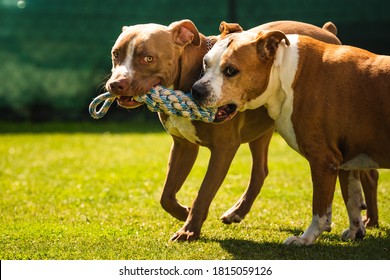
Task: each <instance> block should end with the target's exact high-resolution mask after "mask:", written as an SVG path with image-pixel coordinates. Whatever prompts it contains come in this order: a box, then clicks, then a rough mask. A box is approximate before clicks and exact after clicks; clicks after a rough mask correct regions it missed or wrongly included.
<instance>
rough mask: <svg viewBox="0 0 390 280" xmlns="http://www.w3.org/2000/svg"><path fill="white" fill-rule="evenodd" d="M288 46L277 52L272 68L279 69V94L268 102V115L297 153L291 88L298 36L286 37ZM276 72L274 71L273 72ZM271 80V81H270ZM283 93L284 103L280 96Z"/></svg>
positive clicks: (294, 72)
mask: <svg viewBox="0 0 390 280" xmlns="http://www.w3.org/2000/svg"><path fill="white" fill-rule="evenodd" d="M287 37H288V39H289V41H290V46H288V47H287V46H284V47H283V48H282V49H280V51H278V53H277V55H276V58H275V62H274V67H276V68H278V67H279V78H280V89H279V91H281V93H279V94H275V98H274V99H271V101H270V102H269V106H268V107H269V108H268V110H269V114H270V116H271V117H272V118H274V119H275V124H276V129H277V131H278V132H279V133H280V135H281V136H282V137H283V138H284V139H285V140H286V142H287V143H288V144H289V145H290V146H291V147H292V148H293V149H294V150H295V151H297V152H299V148H298V144H297V139H296V135H295V131H294V126H293V123H292V121H291V115H292V112H293V110H294V108H293V103H294V91H293V88H292V85H293V82H294V78H295V74H296V72H297V69H298V61H299V52H298V38H299V37H298V35H288V36H287ZM275 72H276V71H275ZM270 80H271V79H270ZM283 93H284V101H281V100H280V99H281V96H283Z"/></svg>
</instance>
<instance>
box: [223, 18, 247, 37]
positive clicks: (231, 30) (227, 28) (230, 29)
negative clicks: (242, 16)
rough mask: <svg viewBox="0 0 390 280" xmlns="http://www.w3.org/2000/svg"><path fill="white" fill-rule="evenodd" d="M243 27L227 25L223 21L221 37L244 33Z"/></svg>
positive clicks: (235, 24) (233, 24)
mask: <svg viewBox="0 0 390 280" xmlns="http://www.w3.org/2000/svg"><path fill="white" fill-rule="evenodd" d="M242 30H243V29H242V27H241V26H240V25H239V24H238V23H227V22H226V21H222V22H221V24H220V25H219V32H221V37H225V36H226V35H227V34H230V33H234V32H242Z"/></svg>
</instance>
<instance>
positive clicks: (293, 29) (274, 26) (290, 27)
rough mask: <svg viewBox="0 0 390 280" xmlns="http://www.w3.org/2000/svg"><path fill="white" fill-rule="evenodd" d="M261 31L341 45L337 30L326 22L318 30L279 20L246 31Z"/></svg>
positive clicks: (312, 26)
mask: <svg viewBox="0 0 390 280" xmlns="http://www.w3.org/2000/svg"><path fill="white" fill-rule="evenodd" d="M261 30H281V31H283V33H285V34H300V35H306V36H310V37H312V38H316V39H317V40H320V41H323V42H326V43H329V44H335V45H341V42H340V40H339V39H338V38H337V37H336V35H337V28H336V26H335V25H334V24H333V23H332V22H327V23H325V24H324V25H323V26H322V28H320V27H318V26H315V25H312V24H308V23H303V22H296V21H290V20H280V21H273V22H269V23H264V24H262V25H259V26H257V27H254V28H252V29H249V30H248V31H252V32H256V33H258V32H260V31H261ZM324 30H325V31H326V32H324Z"/></svg>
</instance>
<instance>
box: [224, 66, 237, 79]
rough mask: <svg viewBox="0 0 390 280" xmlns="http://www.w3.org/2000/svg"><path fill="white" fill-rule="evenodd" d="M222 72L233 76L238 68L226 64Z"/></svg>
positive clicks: (227, 75)
mask: <svg viewBox="0 0 390 280" xmlns="http://www.w3.org/2000/svg"><path fill="white" fill-rule="evenodd" d="M223 74H224V75H225V76H226V77H233V76H235V75H237V74H238V70H237V69H236V68H234V67H231V66H228V67H226V68H225V70H223Z"/></svg>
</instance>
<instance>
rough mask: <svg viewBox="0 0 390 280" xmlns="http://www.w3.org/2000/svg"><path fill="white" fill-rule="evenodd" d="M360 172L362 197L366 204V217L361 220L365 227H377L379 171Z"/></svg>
mask: <svg viewBox="0 0 390 280" xmlns="http://www.w3.org/2000/svg"><path fill="white" fill-rule="evenodd" d="M359 173H360V181H361V182H362V186H363V192H364V198H365V199H366V204H367V213H366V217H365V219H364V220H363V222H364V224H365V226H366V227H377V226H379V222H378V199H377V189H378V178H379V172H378V170H376V169H373V170H362V171H359Z"/></svg>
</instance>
